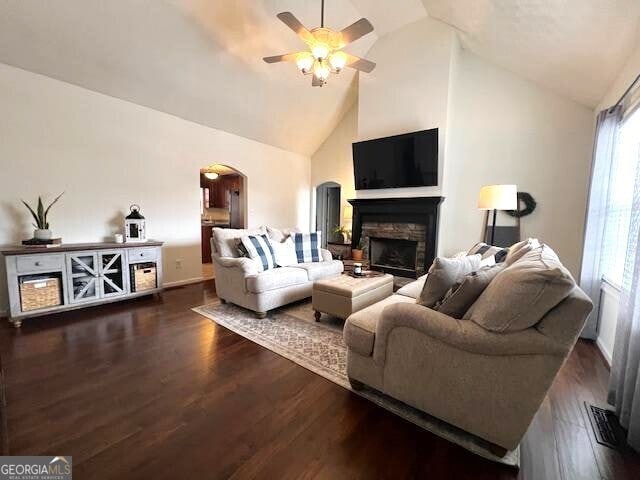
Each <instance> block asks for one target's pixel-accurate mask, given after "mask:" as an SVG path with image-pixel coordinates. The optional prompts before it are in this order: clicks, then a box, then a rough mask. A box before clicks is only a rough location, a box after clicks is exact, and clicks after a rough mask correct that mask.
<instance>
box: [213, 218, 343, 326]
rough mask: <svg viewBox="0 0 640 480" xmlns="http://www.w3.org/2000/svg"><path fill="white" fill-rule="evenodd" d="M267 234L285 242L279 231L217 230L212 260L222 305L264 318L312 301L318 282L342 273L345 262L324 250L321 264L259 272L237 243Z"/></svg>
mask: <svg viewBox="0 0 640 480" xmlns="http://www.w3.org/2000/svg"><path fill="white" fill-rule="evenodd" d="M267 233H268V234H269V236H270V237H271V238H272V239H273V240H275V241H279V240H281V238H282V237H281V232H280V231H274V230H273V229H269V231H268V230H267V229H266V228H264V227H260V228H258V229H253V230H232V229H214V236H213V237H212V238H211V252H212V253H211V259H212V261H213V267H214V271H215V282H216V292H217V294H218V297H219V298H220V299H221V300H222V301H223V302H230V303H233V304H235V305H238V306H241V307H244V308H247V309H249V310H253V311H254V312H256V314H257V315H258V317H264V316H266V314H267V312H268V311H269V310H272V309H274V308H278V307H281V306H282V305H286V304H288V303H291V302H295V301H298V300H302V299H304V298H308V297H310V296H311V289H312V286H313V282H314V281H315V280H320V279H323V278H331V277H336V276H338V275H340V274H341V273H342V271H343V269H344V267H343V264H342V262H340V261H338V260H333V257H332V256H331V253H330V252H329V251H328V250H324V249H322V250H321V254H322V261H320V262H311V263H299V264H297V265H293V266H289V267H278V268H274V269H271V270H266V271H263V272H260V271H258V267H257V265H256V263H255V262H254V261H253V260H251V259H249V258H246V257H240V256H239V254H238V252H237V249H236V248H235V243H236V242H237V240H238V239H239V238H240V237H242V236H243V235H255V234H267ZM216 234H217V236H216Z"/></svg>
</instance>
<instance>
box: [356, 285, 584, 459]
mask: <svg viewBox="0 0 640 480" xmlns="http://www.w3.org/2000/svg"><path fill="white" fill-rule="evenodd" d="M380 304H382V305H380ZM380 304H376V305H372V306H370V307H368V308H366V309H364V310H361V311H360V312H357V313H355V314H353V315H352V316H351V317H349V319H348V320H347V323H346V324H345V329H344V337H345V341H346V343H347V346H348V358H347V371H348V375H349V379H350V381H351V382H352V385H353V386H354V388H362V387H363V384H364V385H368V386H369V387H372V388H374V389H376V390H379V391H381V392H383V393H385V394H387V395H390V396H392V397H394V398H397V399H398V400H401V401H402V402H404V403H406V404H408V405H411V406H412V407H415V408H417V409H419V410H422V411H424V412H426V413H428V414H430V415H433V416H435V417H437V418H439V419H441V420H444V421H446V422H448V423H450V424H452V425H455V426H456V427H459V428H461V429H463V430H466V431H468V432H470V433H472V434H474V435H476V436H478V437H481V438H483V439H485V440H487V441H489V442H491V443H492V444H494V445H496V446H498V447H499V448H498V449H497V450H498V451H499V450H501V449H513V448H515V447H516V446H517V445H518V443H519V441H520V439H521V438H522V436H523V435H524V433H525V431H526V430H527V428H528V426H529V424H530V423H531V420H532V419H533V416H534V415H535V413H536V411H537V410H538V408H539V407H540V404H541V403H542V401H543V399H544V397H545V395H546V393H547V391H548V389H549V387H550V386H551V383H552V382H553V379H554V378H555V376H556V374H557V372H558V371H559V370H560V368H561V367H562V365H563V363H564V361H565V360H566V358H567V356H568V355H569V353H570V352H571V349H572V348H573V345H574V344H575V342H576V340H577V337H578V335H579V333H580V331H581V330H582V327H583V325H584V322H585V319H586V316H587V314H588V313H589V312H590V310H591V308H592V304H591V301H590V300H589V298H588V297H587V296H586V295H585V294H584V293H583V292H582V290H580V289H579V288H578V287H575V288H574V290H573V291H572V293H571V294H570V295H569V296H568V297H567V298H566V299H565V300H563V301H562V302H561V303H560V304H559V305H557V306H556V307H555V308H553V309H552V310H551V311H550V312H548V313H547V314H546V315H545V317H544V318H542V320H541V321H540V322H539V323H538V324H537V325H535V326H534V327H531V328H527V329H525V330H521V331H517V332H510V333H496V332H491V331H489V330H486V329H484V328H483V327H481V326H480V325H478V324H476V323H475V322H473V321H471V320H457V319H454V318H452V317H449V316H447V315H444V314H442V313H440V312H437V311H435V310H432V309H429V308H427V307H423V306H421V305H418V304H416V303H414V302H412V301H411V299H408V297H403V296H401V295H394V296H392V297H390V298H389V299H387V300H386V301H385V302H384V303H383V302H380Z"/></svg>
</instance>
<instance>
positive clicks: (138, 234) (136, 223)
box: [124, 204, 147, 243]
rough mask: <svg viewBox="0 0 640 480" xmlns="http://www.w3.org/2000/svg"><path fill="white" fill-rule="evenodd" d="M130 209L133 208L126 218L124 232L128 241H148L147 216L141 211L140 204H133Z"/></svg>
mask: <svg viewBox="0 0 640 480" xmlns="http://www.w3.org/2000/svg"><path fill="white" fill-rule="evenodd" d="M129 210H131V213H130V214H129V215H127V216H126V217H125V219H124V232H125V235H126V241H127V243H130V242H134V243H135V242H146V241H147V228H146V224H145V218H144V217H143V216H142V214H141V213H140V206H139V205H135V204H134V205H131V206H130V207H129Z"/></svg>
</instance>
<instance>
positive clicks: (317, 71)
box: [313, 62, 331, 83]
mask: <svg viewBox="0 0 640 480" xmlns="http://www.w3.org/2000/svg"><path fill="white" fill-rule="evenodd" d="M329 73H331V69H330V68H329V67H328V66H327V65H326V64H325V63H323V62H316V65H315V67H314V68H313V74H314V75H315V76H316V78H317V79H318V80H320V81H321V82H323V83H324V82H326V81H327V78H329Z"/></svg>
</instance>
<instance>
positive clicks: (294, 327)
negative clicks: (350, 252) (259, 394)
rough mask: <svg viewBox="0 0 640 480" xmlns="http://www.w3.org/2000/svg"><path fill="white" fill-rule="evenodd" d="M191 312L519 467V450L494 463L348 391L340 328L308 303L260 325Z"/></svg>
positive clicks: (214, 309)
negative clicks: (315, 315)
mask: <svg viewBox="0 0 640 480" xmlns="http://www.w3.org/2000/svg"><path fill="white" fill-rule="evenodd" d="M193 310H194V311H195V312H197V313H199V314H200V315H203V316H205V317H207V318H209V319H210V320H213V321H214V322H215V323H217V324H219V325H222V326H223V327H226V328H228V329H229V330H231V331H233V332H235V333H237V334H238V335H242V336H243V337H245V338H248V339H249V340H251V341H253V342H255V343H257V344H258V345H261V346H263V347H265V348H267V349H269V350H271V351H273V352H275V353H277V354H279V355H281V356H283V357H285V358H287V359H289V360H291V361H293V362H295V363H297V364H298V365H300V366H302V367H304V368H306V369H308V370H310V371H312V372H314V373H316V374H318V375H320V376H322V377H324V378H326V379H327V380H330V381H332V382H334V383H336V384H338V385H340V386H341V387H343V388H346V389H348V390H350V391H352V392H353V393H355V394H357V395H360V396H362V397H364V398H366V399H368V400H370V401H372V402H373V403H375V404H376V405H379V406H380V407H382V408H384V409H386V410H388V411H390V412H392V413H394V414H396V415H398V416H400V417H402V418H404V419H405V420H408V421H409V422H411V423H414V424H415V425H418V426H419V427H421V428H424V429H425V430H427V431H429V432H431V433H433V434H435V435H438V436H439V437H442V438H444V439H445V440H448V441H450V442H452V443H455V444H456V445H459V446H461V447H463V448H465V449H467V450H469V451H470V452H472V453H475V454H476V455H479V456H481V457H484V458H486V459H487V460H491V461H493V462H498V463H502V464H504V465H509V466H511V467H516V468H519V467H520V448H519V447H518V448H516V449H515V450H512V451H509V452H507V454H506V455H505V456H504V457H498V456H496V455H495V454H493V453H492V452H491V451H490V449H489V445H488V444H487V442H485V441H484V440H482V439H481V438H478V437H476V436H474V435H471V434H469V433H467V432H465V431H463V430H460V429H458V428H456V427H454V426H452V425H449V424H448V423H445V422H443V421H441V420H438V419H437V418H434V417H432V416H430V415H427V414H425V413H423V412H421V411H419V410H416V409H414V408H412V407H409V406H408V405H405V404H404V403H402V402H399V401H397V400H395V399H393V398H391V397H388V396H386V395H384V394H382V393H380V392H377V391H375V390H369V389H363V390H354V389H352V388H351V385H350V383H349V379H348V378H347V346H346V345H345V343H344V341H343V339H342V325H343V322H342V320H339V319H336V318H332V317H328V316H326V315H323V317H322V321H320V322H315V321H314V318H313V310H312V309H311V304H310V302H308V301H307V302H302V303H297V304H294V305H292V306H288V307H285V308H282V309H279V310H274V311H272V312H270V313H269V315H268V316H267V317H266V318H264V319H258V318H256V316H255V314H254V313H253V312H250V311H248V310H245V309H243V308H240V307H236V306H235V305H231V304H211V305H205V306H202V307H197V308H194V309H193Z"/></svg>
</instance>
